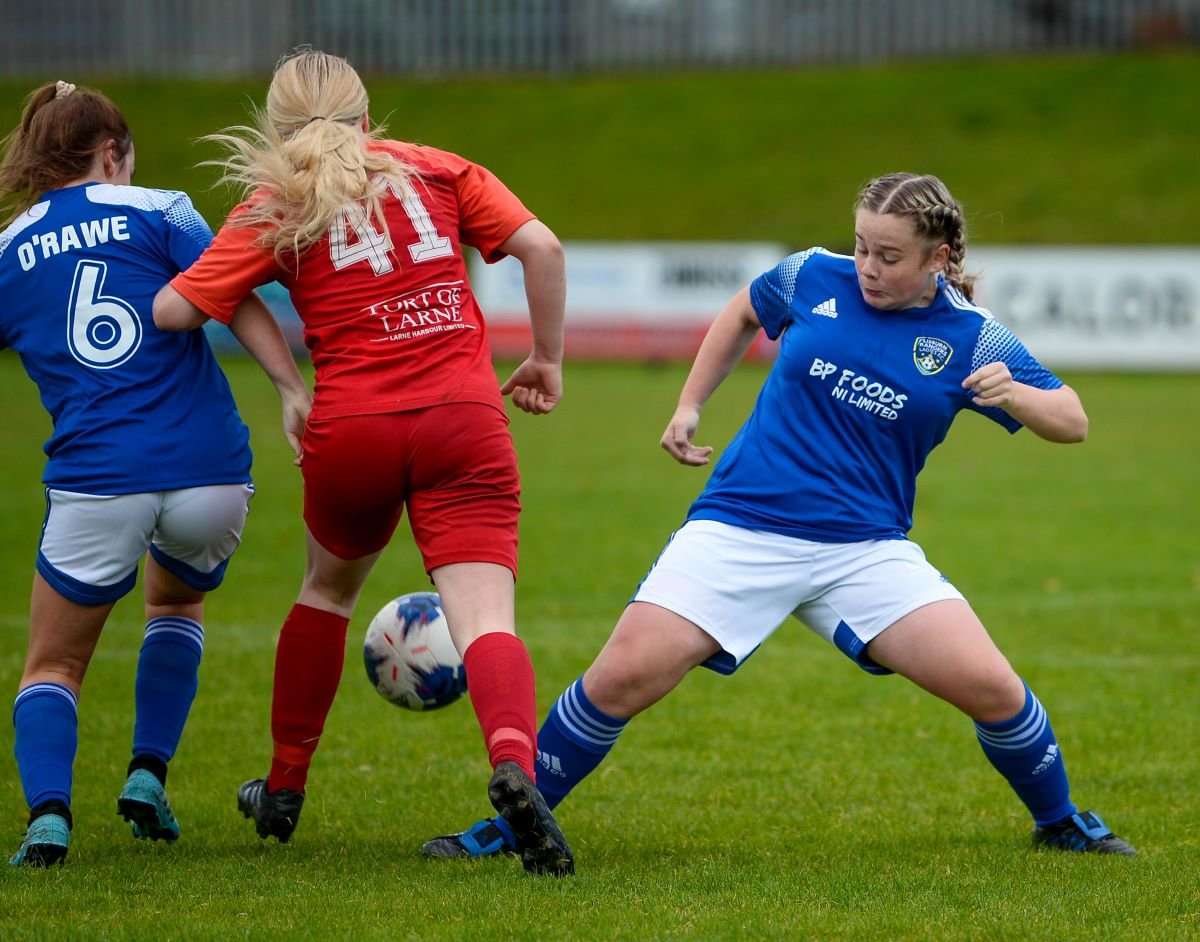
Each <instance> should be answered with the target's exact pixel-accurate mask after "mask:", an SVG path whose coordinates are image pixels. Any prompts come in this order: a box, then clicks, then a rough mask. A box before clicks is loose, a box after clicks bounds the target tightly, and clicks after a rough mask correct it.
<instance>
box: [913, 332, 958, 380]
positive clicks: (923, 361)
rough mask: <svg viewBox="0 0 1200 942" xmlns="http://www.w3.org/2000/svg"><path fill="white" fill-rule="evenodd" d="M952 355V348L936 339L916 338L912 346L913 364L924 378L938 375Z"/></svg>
mask: <svg viewBox="0 0 1200 942" xmlns="http://www.w3.org/2000/svg"><path fill="white" fill-rule="evenodd" d="M953 355H954V348H953V347H952V346H950V344H948V343H946V341H944V340H938V338H937V337H918V338H917V342H916V343H914V344H913V363H915V364H916V365H917V369H918V370H920V371H921V373H922V374H924V375H925V376H932V375H933V374H934V373H940V372H941V371H942V370H943V369H944V368H945V366H946V364H947V363H949V362H950V357H952V356H953Z"/></svg>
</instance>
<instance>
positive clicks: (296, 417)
mask: <svg viewBox="0 0 1200 942" xmlns="http://www.w3.org/2000/svg"><path fill="white" fill-rule="evenodd" d="M282 399H283V434H284V436H285V437H286V438H287V441H288V444H289V445H291V446H292V451H294V452H295V453H296V460H295V461H293V462H292V463H293V464H294V465H296V466H297V467H298V466H299V465H300V461H301V459H302V458H303V457H304V447H303V445H301V439H302V438H303V437H304V425H305V423H306V422H307V421H308V412H309V409H311V408H312V397H311V396H310V395H309V394H308V390H307V389H304V390H301V391H296V392H287V393H284V394H282Z"/></svg>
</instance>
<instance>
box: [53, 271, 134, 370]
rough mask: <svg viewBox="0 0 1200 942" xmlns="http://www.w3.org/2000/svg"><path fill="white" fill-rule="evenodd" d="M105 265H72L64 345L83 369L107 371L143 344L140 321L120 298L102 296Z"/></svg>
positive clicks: (128, 305) (118, 364)
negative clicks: (73, 271) (73, 279)
mask: <svg viewBox="0 0 1200 942" xmlns="http://www.w3.org/2000/svg"><path fill="white" fill-rule="evenodd" d="M107 273H108V266H107V265H105V264H104V262H89V261H83V262H80V263H79V264H78V265H76V266H75V281H74V283H73V284H72V285H71V300H70V302H69V304H70V307H69V310H68V311H67V345H68V346H69V347H70V349H71V355H72V356H73V357H75V359H76V360H78V361H79V362H80V363H82V364H83V365H84V366H90V367H92V368H94V369H97V370H110V369H112V368H113V367H114V366H120V365H121V364H122V363H124V362H125V361H126V360H128V359H129V358H130V357H131V356H133V354H134V353H135V352H136V351H137V348H138V347H139V346H140V345H141V342H142V321H141V318H139V317H138V316H137V311H135V310H134V309H133V307H132V306H131V305H130V304H129V303H128V302H127V301H123V300H122V299H121V298H111V297H108V298H106V297H104V295H103V294H101V292H102V291H103V290H104V276H105V275H106V274H107Z"/></svg>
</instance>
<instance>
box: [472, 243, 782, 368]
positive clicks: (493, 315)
mask: <svg viewBox="0 0 1200 942" xmlns="http://www.w3.org/2000/svg"><path fill="white" fill-rule="evenodd" d="M564 249H565V252H566V262H567V314H566V347H567V356H568V357H585V358H586V357H597V358H610V357H611V358H617V359H650V360H655V359H686V358H690V357H691V356H692V355H693V354H694V353H695V352H696V349H697V348H698V347H699V345H700V340H701V339H702V338H703V336H704V332H705V331H706V330H707V328H708V325H709V324H710V323H712V320H713V318H714V317H716V316H717V314H718V312H720V310H721V308H723V307H724V306H725V304H726V303H727V302H728V301H729V299H730V298H732V297H733V296H734V295H735V294H736V293H737V292H738V291H739V290H740V289H741V288H743V287H745V286H746V285H747V284H749V283H750V281H752V280H753V279H754V278H756V277H758V276H759V275H761V274H762V273H763V272H764V271H767V270H768V269H771V268H774V267H775V266H776V265H777V264H778V263H779V261H780V260H781V259H783V258H784V257H786V256H787V254H788V249H787V247H786V246H784V245H780V244H776V243H759V242H733V243H718V242H625V243H599V242H570V243H566V244H565V245H564ZM472 262H473V264H472V268H471V286H472V289H473V290H474V292H475V296H476V297H477V298H478V299H479V303H480V306H481V307H482V308H483V312H484V315H485V317H486V318H487V322H488V337H489V339H490V340H491V344H492V349H493V351H494V352H495V353H496V354H497V355H500V356H523V355H524V354H525V353H527V352H528V350H529V313H528V307H527V306H526V303H525V290H524V283H523V280H522V270H521V266H520V264H519V263H518V262H517V261H516V260H515V259H512V258H506V259H503V260H502V261H500V262H498V263H496V264H495V265H485V264H483V261H482V260H481V259H479V258H478V256H476V257H474V258H473V259H472ZM770 347H771V345H770V344H766V343H764V344H762V345H761V349H759V348H757V347H756V349H755V350H752V351H751V355H752V356H754V355H758V356H770Z"/></svg>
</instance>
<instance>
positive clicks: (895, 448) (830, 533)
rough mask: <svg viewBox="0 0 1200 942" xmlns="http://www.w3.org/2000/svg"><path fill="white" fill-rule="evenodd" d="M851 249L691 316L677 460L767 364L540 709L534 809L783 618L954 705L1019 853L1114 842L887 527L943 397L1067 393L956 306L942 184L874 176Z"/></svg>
mask: <svg viewBox="0 0 1200 942" xmlns="http://www.w3.org/2000/svg"><path fill="white" fill-rule="evenodd" d="M854 242H855V250H854V257H853V258H851V257H848V256H844V255H835V254H833V253H831V252H827V251H825V250H823V249H820V248H814V249H809V250H808V251H806V252H800V253H798V254H796V255H792V256H791V257H789V258H787V259H785V260H784V261H783V262H781V263H780V264H779V265H778V266H777V267H776V268H775V269H773V270H772V271H769V272H767V273H765V274H763V275H761V276H760V277H759V278H757V279H755V281H753V282H752V283H751V284H750V285H749V286H747V287H746V288H744V289H743V290H742V291H741V292H739V293H738V295H737V296H736V297H735V298H734V299H733V300H732V301H731V302H730V303H729V304H728V305H727V306H726V307H725V309H724V310H723V311H722V312H721V313H720V315H718V317H717V319H716V321H715V322H714V323H713V325H712V327H711V328H710V329H709V331H708V334H707V335H706V337H705V339H704V342H703V343H702V344H701V347H700V350H699V352H698V353H697V356H696V360H695V363H694V365H693V367H692V370H691V372H690V374H689V376H688V378H687V381H686V382H685V384H684V387H683V392H682V394H681V395H680V398H679V404H678V408H677V409H676V411H675V414H674V416H672V418H671V421H670V423H669V424H668V426H667V429H666V432H665V433H664V435H663V437H662V447H663V448H665V449H666V451H667V452H668V453H669V454H670V455H671V456H672V457H673V458H675V460H677V461H679V462H680V463H681V464H684V465H690V466H701V465H705V464H707V463H708V461H709V457H710V455H711V453H712V450H713V449H712V448H711V447H708V446H698V445H695V444H693V441H692V439H693V436H694V435H695V433H696V430H697V428H698V426H699V422H700V411H701V408H702V407H703V405H704V403H705V402H706V401H707V400H708V398H709V396H710V395H712V393H713V391H714V390H715V389H716V388H717V387H718V386H719V385H720V383H721V381H722V380H723V379H724V378H725V377H726V376H728V375H729V373H730V371H731V370H732V369H733V368H734V366H735V365H736V364H737V363H738V362H739V360H740V359H741V358H742V355H743V354H744V353H745V352H746V350H747V349H748V347H749V346H750V343H751V342H752V341H753V340H754V338H755V337H756V336H757V335H758V333H759V331H765V332H766V334H767V336H768V337H770V338H771V339H773V340H778V341H779V352H778V357H777V359H776V361H775V363H774V365H773V367H772V369H771V371H770V374H769V375H768V377H767V380H766V382H765V384H764V385H763V388H762V390H761V392H760V393H759V396H758V401H757V403H756V404H755V407H754V410H753V411H752V412H751V414H750V417H749V418H748V419H747V421H746V423H745V425H744V426H743V427H742V428H741V430H740V431H739V432H738V433H737V435H736V436H735V438H734V439H733V441H732V442H731V443H730V445H729V447H728V448H727V449H726V450H725V453H724V455H722V457H721V459H720V461H719V462H718V463H717V466H716V467H715V468H714V470H713V473H712V475H711V477H710V479H709V481H708V484H707V486H706V487H705V488H704V490H703V492H702V493H701V494H700V496H699V497H698V498H697V499H696V501H695V502H694V503H693V504H692V506H691V509H690V510H689V512H688V515H687V521H686V522H685V523H684V525H683V526H682V527H681V528H680V529H679V530H678V531H677V532H676V533H675V534H674V535H673V536H672V537H671V539H670V541H669V542H668V544H667V546H666V548H665V549H664V550H663V552H662V555H661V556H660V557H659V558H658V560H656V561H655V563H654V565H653V566H652V567H651V569H650V571H649V573H648V574H647V575H646V577H645V579H644V580H643V581H642V583H641V585H640V586H639V587H638V589H637V592H636V593H635V594H634V597H633V600H632V601H631V602H630V604H629V605H628V607H627V608H626V609H625V611H624V613H623V614H622V616H621V618H620V620H619V621H618V623H617V626H616V628H615V629H614V630H613V633H612V636H611V637H610V638H609V640H608V643H607V644H606V645H605V646H604V648H603V650H602V651H601V652H600V654H599V655H598V656H597V657H596V660H595V661H594V662H593V663H592V665H591V666H590V667H589V668H588V669H587V670H586V671H585V672H584V674H583V676H582V677H581V678H579V680H577V681H576V682H575V683H574V684H572V685H571V686H570V687H569V688H568V689H567V690H566V692H564V693H563V694H562V696H561V697H560V698H559V699H558V701H557V702H556V703H555V704H554V706H553V707H552V708H551V710H550V715H549V716H548V717H547V719H546V721H545V722H544V723H543V724H542V727H541V730H540V731H539V733H538V769H537V772H538V776H537V784H538V788H539V789H540V790H541V792H542V794H543V795H544V796H545V798H546V801H547V803H548V804H549V805H550V806H551V807H552V808H553V807H555V806H556V805H557V804H558V803H559V802H560V801H562V799H563V798H564V797H566V795H567V794H568V793H569V792H570V791H571V790H572V789H573V788H574V787H575V786H576V785H577V784H579V782H580V781H582V780H583V779H584V778H585V777H586V776H587V775H588V774H590V773H591V772H592V770H593V769H595V768H596V766H597V765H599V763H600V762H601V761H602V760H603V758H604V757H605V756H606V755H607V754H608V752H609V750H610V749H611V748H612V747H613V745H614V744H615V742H616V740H617V737H618V736H619V735H620V733H621V731H622V729H624V727H625V725H626V723H627V722H628V721H629V720H630V718H632V717H633V716H635V715H636V714H638V713H640V712H641V711H642V710H644V709H646V708H647V707H649V706H651V705H652V704H653V703H655V702H656V701H658V700H659V699H661V698H662V697H664V696H665V695H666V694H667V693H669V692H670V691H671V690H672V689H673V688H674V687H675V686H676V685H677V684H678V683H679V682H680V681H681V680H682V679H683V678H684V676H685V675H686V674H687V673H688V671H690V670H691V669H692V668H694V667H696V666H700V665H702V666H705V667H708V668H710V669H712V670H715V671H718V672H720V673H726V674H727V673H732V672H733V671H735V670H736V669H737V668H738V666H739V665H740V664H741V663H742V662H743V661H744V660H745V659H746V658H747V657H749V656H750V654H751V653H753V652H754V650H755V649H756V648H757V647H758V646H759V645H760V644H762V643H763V642H764V641H766V639H767V638H768V637H769V636H770V635H771V634H772V633H773V632H774V631H775V629H776V628H777V627H778V626H779V625H780V623H782V622H783V621H784V620H785V619H786V618H787V616H788V615H794V616H795V617H796V618H797V619H799V620H800V621H801V622H802V623H803V624H805V625H806V626H807V627H808V628H810V629H811V630H812V631H814V632H815V633H816V634H818V635H819V636H821V637H822V638H824V639H825V640H827V641H829V642H831V643H832V644H833V645H834V646H835V647H836V648H837V649H838V650H839V651H841V652H842V653H843V654H845V655H846V656H847V657H849V658H850V659H851V660H853V661H854V662H855V663H856V664H857V665H858V666H859V667H861V668H862V669H863V670H864V671H866V672H868V673H871V674H888V673H897V674H900V675H902V676H904V677H907V678H908V679H909V680H911V681H912V682H913V683H915V684H917V685H918V686H919V687H922V688H924V689H925V690H927V691H929V692H930V693H932V694H934V695H935V696H938V697H940V698H942V699H943V700H945V701H947V702H948V703H950V704H952V705H953V706H955V707H957V708H958V709H959V710H961V711H962V712H964V713H965V714H966V715H967V716H968V717H970V718H971V720H972V721H973V722H974V727H975V734H976V736H977V738H978V740H979V744H980V746H981V747H982V749H983V752H984V755H985V756H987V758H988V760H989V761H990V762H991V763H992V765H993V766H994V767H995V768H996V770H997V771H998V772H999V773H1000V774H1001V775H1003V776H1004V777H1005V778H1006V779H1007V780H1008V782H1009V784H1010V785H1011V786H1012V788H1013V790H1014V791H1015V792H1016V793H1017V796H1018V797H1019V798H1020V799H1021V801H1022V802H1024V804H1025V806H1026V807H1027V808H1028V809H1029V811H1030V813H1031V815H1032V816H1033V821H1034V830H1033V841H1034V843H1035V844H1036V845H1045V846H1050V847H1057V848H1061V849H1064V850H1068V851H1084V852H1095V853H1102V854H1123V855H1132V854H1134V853H1135V851H1134V848H1133V847H1131V846H1130V845H1129V844H1128V843H1126V842H1125V841H1123V840H1121V839H1120V838H1119V837H1116V836H1114V835H1113V833H1112V832H1111V831H1110V830H1109V829H1108V828H1107V827H1106V826H1105V825H1104V823H1103V822H1102V821H1101V820H1100V818H1099V817H1098V816H1096V815H1095V814H1093V813H1092V812H1090V811H1080V810H1079V809H1078V808H1077V807H1076V805H1075V804H1074V802H1073V801H1072V800H1071V796H1070V791H1069V788H1068V783H1067V774H1066V770H1065V767H1064V764H1063V758H1062V756H1061V754H1060V750H1059V746H1058V742H1057V740H1056V738H1055V735H1054V732H1053V731H1052V730H1051V728H1050V721H1049V718H1048V716H1047V713H1046V710H1045V709H1044V708H1043V706H1042V704H1041V703H1040V702H1039V701H1038V699H1037V697H1036V696H1034V694H1033V692H1032V691H1031V690H1030V689H1029V687H1028V686H1027V685H1026V684H1025V683H1024V682H1023V681H1022V679H1021V678H1020V677H1019V676H1018V675H1017V674H1016V673H1015V672H1014V671H1013V669H1012V667H1011V666H1010V665H1009V663H1008V661H1007V660H1006V659H1005V657H1004V655H1002V654H1001V653H1000V651H999V650H997V648H996V646H995V644H994V643H993V642H992V639H991V638H990V637H989V636H988V633H987V631H986V630H985V629H984V626H983V625H982V624H981V623H980V621H979V618H978V617H977V616H976V615H975V613H974V611H972V609H971V607H970V606H969V605H968V604H967V602H966V600H965V599H964V598H963V596H962V595H961V594H960V593H959V591H958V590H957V589H955V588H954V586H953V585H952V584H951V583H950V582H948V581H947V580H946V579H945V577H943V576H942V574H941V573H940V572H938V570H937V569H935V568H934V567H933V566H932V565H930V564H929V563H928V562H927V561H926V559H925V555H924V553H923V552H922V551H921V548H920V547H919V546H917V544H915V543H913V542H912V541H911V540H909V539H908V531H909V530H910V529H911V527H912V513H913V501H914V497H915V491H916V478H917V474H918V473H919V472H920V470H921V468H922V467H923V466H924V464H925V459H926V457H927V456H928V455H929V452H930V451H932V450H933V448H934V447H936V446H937V445H938V444H940V443H941V441H942V440H943V439H944V438H945V436H946V433H947V431H948V430H949V428H950V423H951V422H952V421H953V419H954V418H955V416H956V415H958V413H959V412H961V411H963V410H969V411H972V412H977V413H979V414H980V415H983V416H984V417H986V418H988V419H991V420H992V421H993V422H996V423H997V424H998V425H999V426H1000V427H1001V428H1004V429H1007V430H1008V431H1009V432H1016V431H1017V430H1018V429H1020V428H1021V427H1022V426H1025V427H1027V428H1029V430H1030V431H1032V432H1033V433H1034V434H1035V435H1037V436H1038V437H1040V438H1043V439H1046V440H1047V441H1051V442H1078V441H1082V440H1083V439H1084V438H1085V436H1086V435H1087V426H1088V421H1087V416H1086V414H1085V413H1084V410H1083V407H1082V405H1081V404H1080V401H1079V398H1078V396H1077V395H1076V394H1075V392H1074V391H1073V390H1072V389H1071V388H1070V387H1068V386H1066V385H1064V384H1063V382H1062V381H1061V380H1060V379H1058V378H1057V377H1056V376H1055V375H1054V374H1053V373H1051V372H1050V371H1049V370H1047V369H1046V368H1045V367H1044V366H1042V365H1041V364H1040V363H1039V362H1038V361H1037V360H1036V359H1035V358H1034V357H1033V356H1032V355H1031V354H1030V353H1029V351H1027V350H1026V349H1025V347H1024V346H1022V344H1021V343H1020V341H1019V340H1018V339H1017V338H1016V337H1015V336H1014V335H1013V334H1012V333H1011V332H1010V331H1009V330H1008V329H1007V328H1005V327H1004V326H1003V325H1001V324H1000V323H999V322H997V321H996V320H994V319H993V318H992V316H991V315H990V314H989V313H988V312H987V311H986V310H983V309H981V308H979V307H976V306H975V305H974V304H972V303H971V298H972V286H973V281H974V279H973V278H972V277H971V276H968V275H967V274H965V272H964V267H963V264H964V257H965V253H966V227H965V224H964V219H963V212H962V209H961V207H960V206H959V204H958V203H957V202H956V201H955V199H954V198H953V196H952V195H951V194H950V192H949V191H948V190H947V188H946V187H945V185H944V184H943V183H942V181H940V180H939V179H937V178H936V177H932V176H919V175H916V174H910V173H894V174H888V175H886V176H883V177H880V178H878V179H876V180H872V181H871V182H870V183H868V184H867V185H866V186H865V187H864V188H863V189H862V191H861V192H860V194H859V197H858V200H857V202H856V204H855V233H854ZM511 846H512V842H511V840H510V838H509V836H508V834H507V833H506V829H505V824H504V821H503V820H501V819H495V820H490V819H488V820H484V821H480V822H478V823H477V824H476V825H474V826H473V827H471V828H470V829H468V830H467V831H465V832H463V833H461V834H451V835H446V836H444V837H439V838H434V839H433V840H431V841H429V842H428V843H427V844H426V845H425V846H424V847H423V848H422V853H424V854H425V855H426V856H430V857H463V856H471V857H478V856H485V855H487V854H492V853H497V852H500V851H504V850H509V849H510V848H511Z"/></svg>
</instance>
